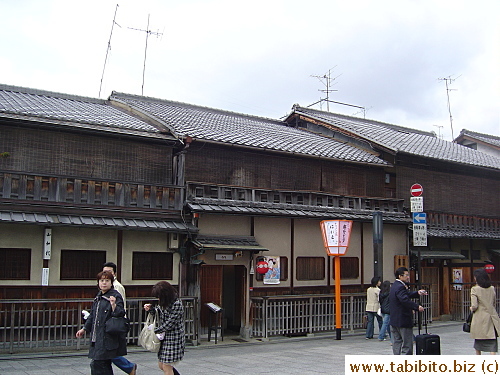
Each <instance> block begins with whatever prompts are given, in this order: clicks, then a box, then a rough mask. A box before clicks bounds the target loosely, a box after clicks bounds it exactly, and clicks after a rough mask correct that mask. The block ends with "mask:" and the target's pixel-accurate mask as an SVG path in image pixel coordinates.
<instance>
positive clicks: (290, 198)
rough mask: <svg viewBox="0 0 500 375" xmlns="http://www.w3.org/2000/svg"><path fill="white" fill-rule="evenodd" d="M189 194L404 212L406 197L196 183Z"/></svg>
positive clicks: (193, 195)
mask: <svg viewBox="0 0 500 375" xmlns="http://www.w3.org/2000/svg"><path fill="white" fill-rule="evenodd" d="M187 194H188V196H190V197H193V198H211V199H218V200H234V201H249V202H260V203H274V204H284V205H299V206H301V205H303V206H316V207H331V208H341V209H354V210H371V211H385V212H403V204H404V200H403V199H394V198H376V197H373V198H372V197H355V196H344V195H338V194H328V193H323V192H311V191H289V190H267V189H258V188H248V187H239V186H227V185H215V184H204V183H195V182H189V183H188V186H187Z"/></svg>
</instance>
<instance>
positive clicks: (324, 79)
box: [311, 65, 342, 112]
mask: <svg viewBox="0 0 500 375" xmlns="http://www.w3.org/2000/svg"><path fill="white" fill-rule="evenodd" d="M336 67H337V66H336V65H335V66H334V67H333V68H331V69H328V73H325V74H323V75H322V76H313V75H312V76H311V77H315V78H317V79H319V80H320V82H321V83H322V84H323V85H325V87H326V90H318V91H320V92H324V93H326V99H320V100H319V102H316V103H320V102H323V101H326V110H327V111H328V112H330V104H329V103H330V93H331V92H333V91H339V90H332V89H330V87H331V86H332V81H335V80H336V79H337V78H339V77H340V76H341V75H342V74H339V75H338V76H337V77H335V78H332V77H331V72H332V69H335V68H336ZM316 103H315V104H316Z"/></svg>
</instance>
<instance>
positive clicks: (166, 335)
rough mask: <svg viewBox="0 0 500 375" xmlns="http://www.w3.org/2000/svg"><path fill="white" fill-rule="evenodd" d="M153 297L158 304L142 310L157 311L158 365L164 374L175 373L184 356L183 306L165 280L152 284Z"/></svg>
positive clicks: (171, 374)
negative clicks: (156, 299)
mask: <svg viewBox="0 0 500 375" xmlns="http://www.w3.org/2000/svg"><path fill="white" fill-rule="evenodd" d="M152 295H153V297H156V298H158V300H159V301H158V305H157V306H152V305H151V304H150V303H148V304H145V305H144V310H146V311H149V312H150V313H151V314H154V313H158V318H159V320H158V321H157V322H156V328H155V333H156V335H157V336H158V338H159V339H160V340H161V346H160V350H159V351H158V367H159V368H160V370H162V371H163V374H164V375H176V374H179V372H178V371H177V370H176V369H175V367H174V366H176V365H177V364H178V363H179V362H180V360H181V359H182V357H184V346H185V340H186V338H185V333H184V307H183V306H182V302H181V300H180V299H179V298H178V295H177V291H176V290H175V288H174V287H173V286H172V285H171V284H170V283H168V282H166V281H160V282H158V283H156V284H155V285H154V286H153V290H152Z"/></svg>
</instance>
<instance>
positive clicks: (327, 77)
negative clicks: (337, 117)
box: [307, 65, 366, 118]
mask: <svg viewBox="0 0 500 375" xmlns="http://www.w3.org/2000/svg"><path fill="white" fill-rule="evenodd" d="M336 67H337V66H336V65H335V66H334V67H333V68H331V69H328V73H325V74H323V75H322V76H313V75H311V77H315V78H317V79H319V80H320V82H321V83H322V84H324V85H325V86H326V90H318V91H321V92H324V93H326V98H320V99H319V100H318V101H316V102H314V103H313V104H310V105H308V106H307V108H309V107H312V106H313V105H316V104H318V103H322V102H326V110H327V111H328V112H330V103H335V104H340V105H345V106H348V107H355V108H360V109H361V110H362V111H363V118H365V116H366V108H365V107H360V106H359V105H353V104H347V103H342V102H336V101H334V100H330V93H331V92H333V91H339V90H332V89H331V88H330V87H331V86H332V81H335V80H336V79H337V78H339V77H340V76H341V75H342V74H339V75H338V76H337V77H335V78H332V77H331V71H332V69H335V68H336ZM358 113H359V111H358Z"/></svg>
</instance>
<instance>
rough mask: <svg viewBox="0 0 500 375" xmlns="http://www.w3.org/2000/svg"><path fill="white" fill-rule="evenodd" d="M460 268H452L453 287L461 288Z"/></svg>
mask: <svg viewBox="0 0 500 375" xmlns="http://www.w3.org/2000/svg"><path fill="white" fill-rule="evenodd" d="M462 283H463V277H462V269H461V268H453V289H455V290H462Z"/></svg>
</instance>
